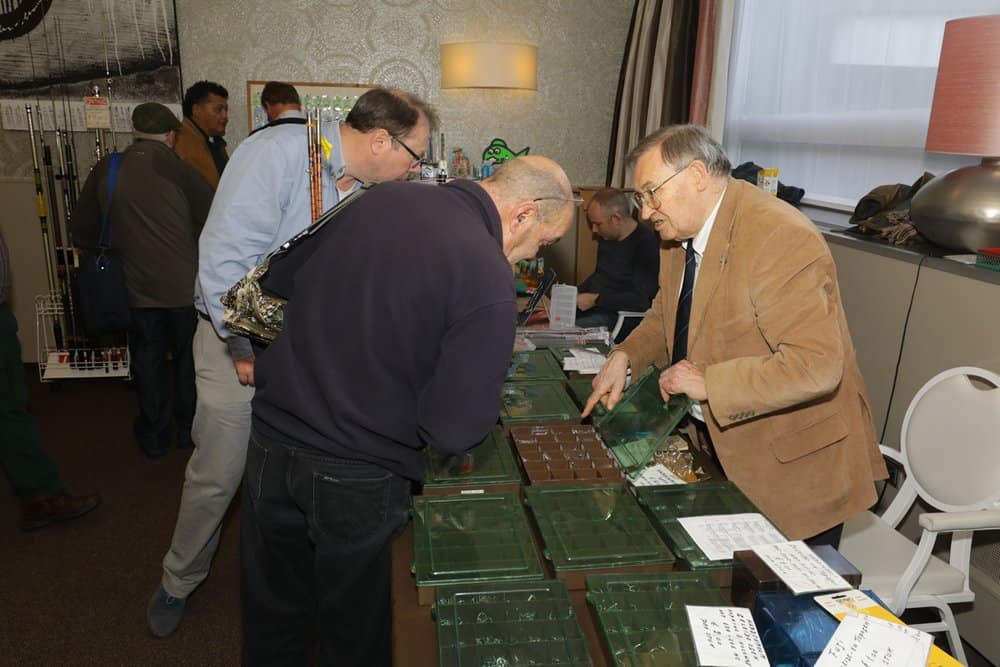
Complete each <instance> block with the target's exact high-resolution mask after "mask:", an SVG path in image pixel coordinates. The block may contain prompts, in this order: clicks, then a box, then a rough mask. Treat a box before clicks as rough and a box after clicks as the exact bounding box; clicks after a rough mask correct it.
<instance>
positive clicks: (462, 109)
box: [177, 0, 633, 184]
mask: <svg viewBox="0 0 1000 667" xmlns="http://www.w3.org/2000/svg"><path fill="white" fill-rule="evenodd" d="M632 4H633V0H495V1H494V2H487V1H486V0H367V1H365V2H358V1H357V0H320V1H317V0H283V1H282V2H274V1H273V0H271V1H267V2H265V1H263V0H213V2H204V1H203V0H177V14H178V29H179V32H180V42H181V69H182V75H183V78H184V84H185V85H190V84H191V83H193V82H194V81H197V80H198V79H203V78H208V79H213V80H217V81H218V82H219V83H221V84H222V85H224V86H226V88H228V89H229V94H230V100H229V101H230V120H229V129H228V131H227V139H228V140H229V141H230V142H231V144H235V143H236V142H237V141H239V140H241V139H243V138H244V137H245V136H246V133H247V118H246V113H247V112H246V108H247V107H246V81H247V80H248V79H283V80H288V81H320V82H330V83H377V84H388V85H395V86H399V87H401V88H406V89H408V90H412V91H413V92H416V93H418V94H420V95H421V96H423V97H424V98H425V99H427V100H428V101H429V102H431V103H432V104H433V105H435V106H436V107H437V109H438V112H439V113H440V116H441V121H442V123H441V124H442V130H443V131H444V132H445V143H446V146H447V148H448V151H449V155H450V151H451V148H452V147H455V146H461V147H463V148H465V151H466V154H467V155H469V157H470V158H472V159H473V160H474V162H478V157H479V156H480V155H481V153H482V150H483V148H484V147H485V146H486V145H487V144H488V143H489V142H490V140H491V139H492V138H493V137H494V136H498V137H502V138H504V139H506V140H507V141H508V143H509V144H510V145H511V147H513V148H517V149H520V148H522V147H524V146H531V152H532V153H537V154H542V155H547V156H549V157H552V158H554V159H556V160H557V161H559V162H560V163H561V164H562V165H563V166H564V167H565V168H566V171H567V172H568V174H569V176H570V178H571V179H572V180H573V182H574V183H586V184H590V183H598V182H600V183H603V182H604V170H605V162H606V159H607V150H608V141H609V138H610V132H611V114H612V112H613V106H614V99H615V89H616V86H617V82H618V71H619V68H620V66H621V58H622V51H623V49H624V44H625V36H626V32H627V30H628V23H629V19H630V16H631V11H632ZM279 7H280V10H279ZM478 40H494V41H508V42H528V43H532V44H537V45H538V60H539V63H538V91H537V92H528V91H488V90H441V88H440V71H439V68H440V54H439V50H438V44H439V43H441V42H449V41H478Z"/></svg>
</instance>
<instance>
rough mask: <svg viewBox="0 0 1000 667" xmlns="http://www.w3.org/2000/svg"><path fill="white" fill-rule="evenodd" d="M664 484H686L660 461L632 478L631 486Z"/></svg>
mask: <svg viewBox="0 0 1000 667" xmlns="http://www.w3.org/2000/svg"><path fill="white" fill-rule="evenodd" d="M666 484H687V482H685V481H684V480H683V479H681V478H680V477H678V476H677V475H675V474H674V473H672V472H671V471H670V468H668V467H667V466H665V465H663V464H662V463H657V464H655V465H651V466H649V467H648V468H646V469H644V470H643V471H642V472H641V473H640V474H639V475H637V476H636V478H635V479H633V480H632V485H633V486H664V485H666Z"/></svg>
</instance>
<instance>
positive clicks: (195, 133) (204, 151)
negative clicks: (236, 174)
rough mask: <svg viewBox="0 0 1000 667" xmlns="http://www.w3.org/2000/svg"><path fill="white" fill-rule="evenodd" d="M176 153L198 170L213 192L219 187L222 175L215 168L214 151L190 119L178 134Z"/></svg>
mask: <svg viewBox="0 0 1000 667" xmlns="http://www.w3.org/2000/svg"><path fill="white" fill-rule="evenodd" d="M223 151H225V149H223ZM174 152H175V153H177V155H179V156H180V157H181V159H182V160H184V161H185V162H187V163H188V164H190V165H191V166H192V167H194V168H195V169H197V170H198V171H199V172H200V173H201V175H202V176H204V177H205V180H206V181H208V182H209V184H210V185H211V186H212V189H213V190H214V189H216V188H218V187H219V177H220V176H221V175H222V174H220V173H219V169H218V168H217V167H216V166H215V160H214V159H213V158H212V149H211V148H209V146H208V140H207V139H206V138H205V134H204V133H203V132H202V131H201V130H200V129H198V127H197V126H196V125H195V124H194V121H192V120H191V119H190V118H185V119H184V122H183V123H181V129H180V130H178V132H177V142H176V143H175V144H174Z"/></svg>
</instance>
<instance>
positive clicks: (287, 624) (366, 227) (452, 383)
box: [241, 157, 574, 666]
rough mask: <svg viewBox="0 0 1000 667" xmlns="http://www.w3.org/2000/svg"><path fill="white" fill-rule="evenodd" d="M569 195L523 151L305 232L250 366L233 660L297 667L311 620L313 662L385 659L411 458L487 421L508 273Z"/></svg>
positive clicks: (504, 331)
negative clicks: (309, 236) (274, 318)
mask: <svg viewBox="0 0 1000 667" xmlns="http://www.w3.org/2000/svg"><path fill="white" fill-rule="evenodd" d="M573 201H574V199H573V196H572V191H571V188H570V185H569V180H568V179H567V178H566V175H565V173H563V171H562V169H560V168H559V166H558V165H556V164H555V163H554V162H552V161H551V160H548V159H546V158H541V157H524V158H518V159H515V160H511V161H510V162H507V163H505V164H504V166H503V167H502V168H501V169H498V170H497V172H496V173H495V174H494V175H493V176H492V177H491V178H489V179H487V180H485V181H483V182H482V183H480V184H477V183H473V182H471V181H462V180H458V181H453V182H451V183H449V184H447V185H445V186H443V187H435V186H428V185H423V184H417V183H382V184H380V185H377V186H375V187H374V188H372V189H371V191H369V192H368V193H366V194H364V195H363V196H361V197H360V198H358V199H357V200H356V201H355V202H353V203H351V204H350V205H348V206H347V208H345V209H344V210H343V211H342V212H341V213H339V214H338V216H337V217H336V218H335V219H334V220H332V221H331V222H330V224H329V225H328V226H327V227H325V228H324V229H323V231H322V233H321V234H318V235H317V236H316V237H315V238H314V239H313V241H312V242H313V243H315V244H316V247H315V248H313V249H312V253H311V254H310V255H309V257H308V258H306V259H305V260H304V261H302V264H301V265H300V266H298V267H295V268H294V271H295V275H294V279H293V284H294V286H293V288H292V293H291V294H290V295H288V296H289V300H288V304H287V306H286V308H285V318H284V330H283V332H282V333H281V335H280V336H279V337H278V338H277V339H276V340H275V341H274V343H272V344H271V346H270V347H269V348H268V349H267V350H266V351H265V352H263V353H262V354H261V355H260V356H259V357H258V358H257V362H256V367H255V376H256V378H255V379H256V383H257V391H256V395H255V396H254V400H253V431H252V434H251V438H250V445H249V450H248V453H247V468H246V475H245V491H246V498H245V499H244V503H243V515H242V530H241V553H242V565H243V586H242V595H241V598H242V606H243V637H244V655H243V658H244V664H245V665H257V664H260V665H274V664H306V663H307V662H308V659H309V656H310V655H312V646H311V644H312V640H313V628H316V627H318V628H322V631H321V633H320V636H319V644H320V646H319V656H320V664H323V665H333V664H336V665H338V666H342V665H366V666H370V665H389V664H390V663H391V640H390V636H391V627H392V621H391V612H390V564H391V544H392V541H393V539H394V538H395V537H396V536H397V535H398V534H399V533H400V532H401V531H402V529H403V528H404V526H405V525H406V522H407V520H408V510H409V507H410V487H411V484H412V482H414V481H419V480H422V479H423V476H424V464H423V461H424V459H423V449H424V448H425V447H432V448H434V449H436V450H438V451H441V452H445V453H460V452H464V451H466V450H468V449H471V448H472V447H473V446H475V445H476V444H478V443H479V442H480V441H482V440H483V438H484V437H485V436H486V435H487V433H488V431H489V430H490V428H491V427H492V425H493V424H494V423H495V422H496V419H497V413H498V410H499V396H500V391H501V387H502V384H503V381H504V377H505V373H506V370H507V366H508V364H509V361H510V354H511V350H512V347H513V340H514V328H515V320H516V314H517V308H516V305H515V297H514V286H513V282H512V278H511V269H510V265H511V264H512V263H514V262H517V261H518V260H520V259H524V258H528V257H533V256H534V255H535V253H537V251H538V248H539V247H540V246H542V245H548V244H550V243H554V242H555V241H557V240H558V239H559V238H560V237H561V236H562V235H563V234H564V233H565V231H566V230H567V229H568V227H569V225H570V222H571V220H572V216H573V210H574V207H573V205H572V202H573ZM292 257H293V255H289V260H290V259H291V258H292ZM286 261H288V260H286Z"/></svg>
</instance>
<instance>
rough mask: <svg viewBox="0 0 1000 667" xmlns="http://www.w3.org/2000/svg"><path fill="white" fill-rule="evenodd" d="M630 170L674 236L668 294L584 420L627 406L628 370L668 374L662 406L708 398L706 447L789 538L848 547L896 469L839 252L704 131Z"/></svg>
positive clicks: (644, 207) (665, 260)
mask: <svg viewBox="0 0 1000 667" xmlns="http://www.w3.org/2000/svg"><path fill="white" fill-rule="evenodd" d="M630 161H631V163H632V164H633V165H634V169H635V174H634V183H635V188H636V195H635V197H636V203H637V205H639V207H640V208H641V214H642V216H643V218H648V219H649V220H651V222H652V223H653V226H654V229H656V231H657V232H658V233H659V235H660V238H661V239H662V240H663V241H665V242H666V243H665V245H664V248H663V250H662V251H661V257H660V279H659V282H660V291H659V293H658V294H657V296H656V298H655V299H654V301H653V308H652V313H651V314H650V315H648V316H647V317H645V318H644V319H643V321H642V323H641V324H640V325H639V326H638V327H637V328H636V330H635V331H633V332H632V334H631V335H630V336H629V337H628V338H627V339H626V340H625V342H624V343H623V344H622V345H621V346H620V347H618V348H617V349H616V350H615V352H613V353H612V354H611V356H610V357H609V358H608V361H607V363H606V364H605V366H604V368H603V369H602V370H601V372H600V374H599V375H598V376H597V377H596V378H595V380H594V393H593V394H592V395H591V398H590V400H589V402H588V406H587V410H586V412H589V409H590V408H591V407H593V405H594V404H595V403H596V402H597V401H598V400H602V401H604V402H605V403H606V404H611V405H613V404H614V403H616V402H617V401H618V400H619V399H620V397H621V392H622V389H623V387H624V385H625V381H626V373H627V371H628V369H629V368H630V367H631V368H633V369H634V370H633V372H634V373H639V372H641V371H642V369H643V368H645V367H646V366H647V365H649V364H656V365H657V366H658V367H663V368H664V369H665V370H663V371H662V374H661V375H660V389H661V392H662V393H663V395H664V398H667V397H668V396H669V395H671V394H687V395H688V396H689V397H691V398H692V399H693V400H695V401H696V402H697V403H696V405H695V406H694V408H693V409H692V414H691V421H692V423H693V425H694V427H695V429H696V430H697V431H698V433H699V435H700V436H701V437H699V438H698V439H699V440H700V441H701V444H702V445H703V446H706V447H708V448H709V449H710V450H714V453H715V455H716V456H717V458H718V461H719V463H720V464H721V466H722V468H723V469H724V470H725V473H726V475H727V476H728V477H729V479H730V480H732V481H733V482H734V483H735V484H736V485H737V486H738V487H739V488H740V489H741V490H742V491H743V492H744V493H745V494H746V495H747V496H748V497H749V498H750V499H751V500H752V501H753V502H754V503H755V504H756V505H757V506H758V507H759V508H760V509H761V511H762V512H763V513H764V514H765V515H766V516H767V517H768V518H770V519H771V520H772V521H773V522H774V523H775V524H776V525H777V527H778V528H779V529H780V530H781V531H782V532H783V533H785V535H787V536H788V537H789V538H792V539H806V540H807V541H810V542H812V543H814V544H822V543H827V544H833V545H834V546H836V545H837V544H838V543H839V540H840V532H841V529H842V527H843V522H844V520H845V519H847V518H848V517H850V516H851V515H853V514H855V513H857V512H860V511H861V510H863V509H865V508H867V507H869V506H870V505H872V504H874V502H875V500H876V494H875V488H874V483H873V482H874V480H876V479H882V478H884V477H885V476H886V474H887V473H886V468H885V463H884V462H883V461H882V458H881V456H880V455H879V451H878V444H877V439H876V437H875V431H874V428H873V426H872V422H871V416H870V412H869V407H868V395H867V390H866V389H865V384H864V380H863V379H862V377H861V373H860V372H859V370H858V365H857V360H856V359H855V354H854V346H853V343H852V342H851V335H850V332H849V331H848V328H847V320H846V318H845V315H844V309H843V306H842V304H841V302H840V289H839V287H838V285H837V274H836V269H835V267H834V263H833V258H832V257H831V255H830V251H829V248H828V247H827V245H826V242H825V241H824V240H823V238H822V236H821V235H820V233H819V232H818V231H817V230H816V228H815V226H814V225H813V224H812V222H810V221H809V220H808V219H807V218H806V217H805V216H804V215H802V214H801V213H800V212H798V211H797V210H795V209H794V208H792V207H791V206H789V205H788V204H786V203H784V202H782V201H780V200H778V199H777V198H776V197H773V196H770V195H768V194H766V193H764V192H762V191H761V190H759V189H757V188H755V187H753V186H752V185H750V184H749V183H746V182H743V181H738V180H734V179H732V178H731V177H730V176H729V172H730V164H729V160H728V158H727V157H726V155H725V153H723V151H722V148H721V147H720V146H719V145H718V144H717V143H716V142H715V141H714V140H713V139H712V138H711V137H709V136H708V134H707V133H706V132H705V131H704V129H702V128H700V127H695V126H691V125H685V126H671V127H666V128H663V129H660V130H658V131H657V132H654V133H653V134H651V135H649V136H648V137H646V138H645V139H643V140H642V142H640V144H639V145H638V146H637V147H636V148H635V149H634V150H633V151H632V154H631V155H630ZM685 274H687V275H685Z"/></svg>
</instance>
